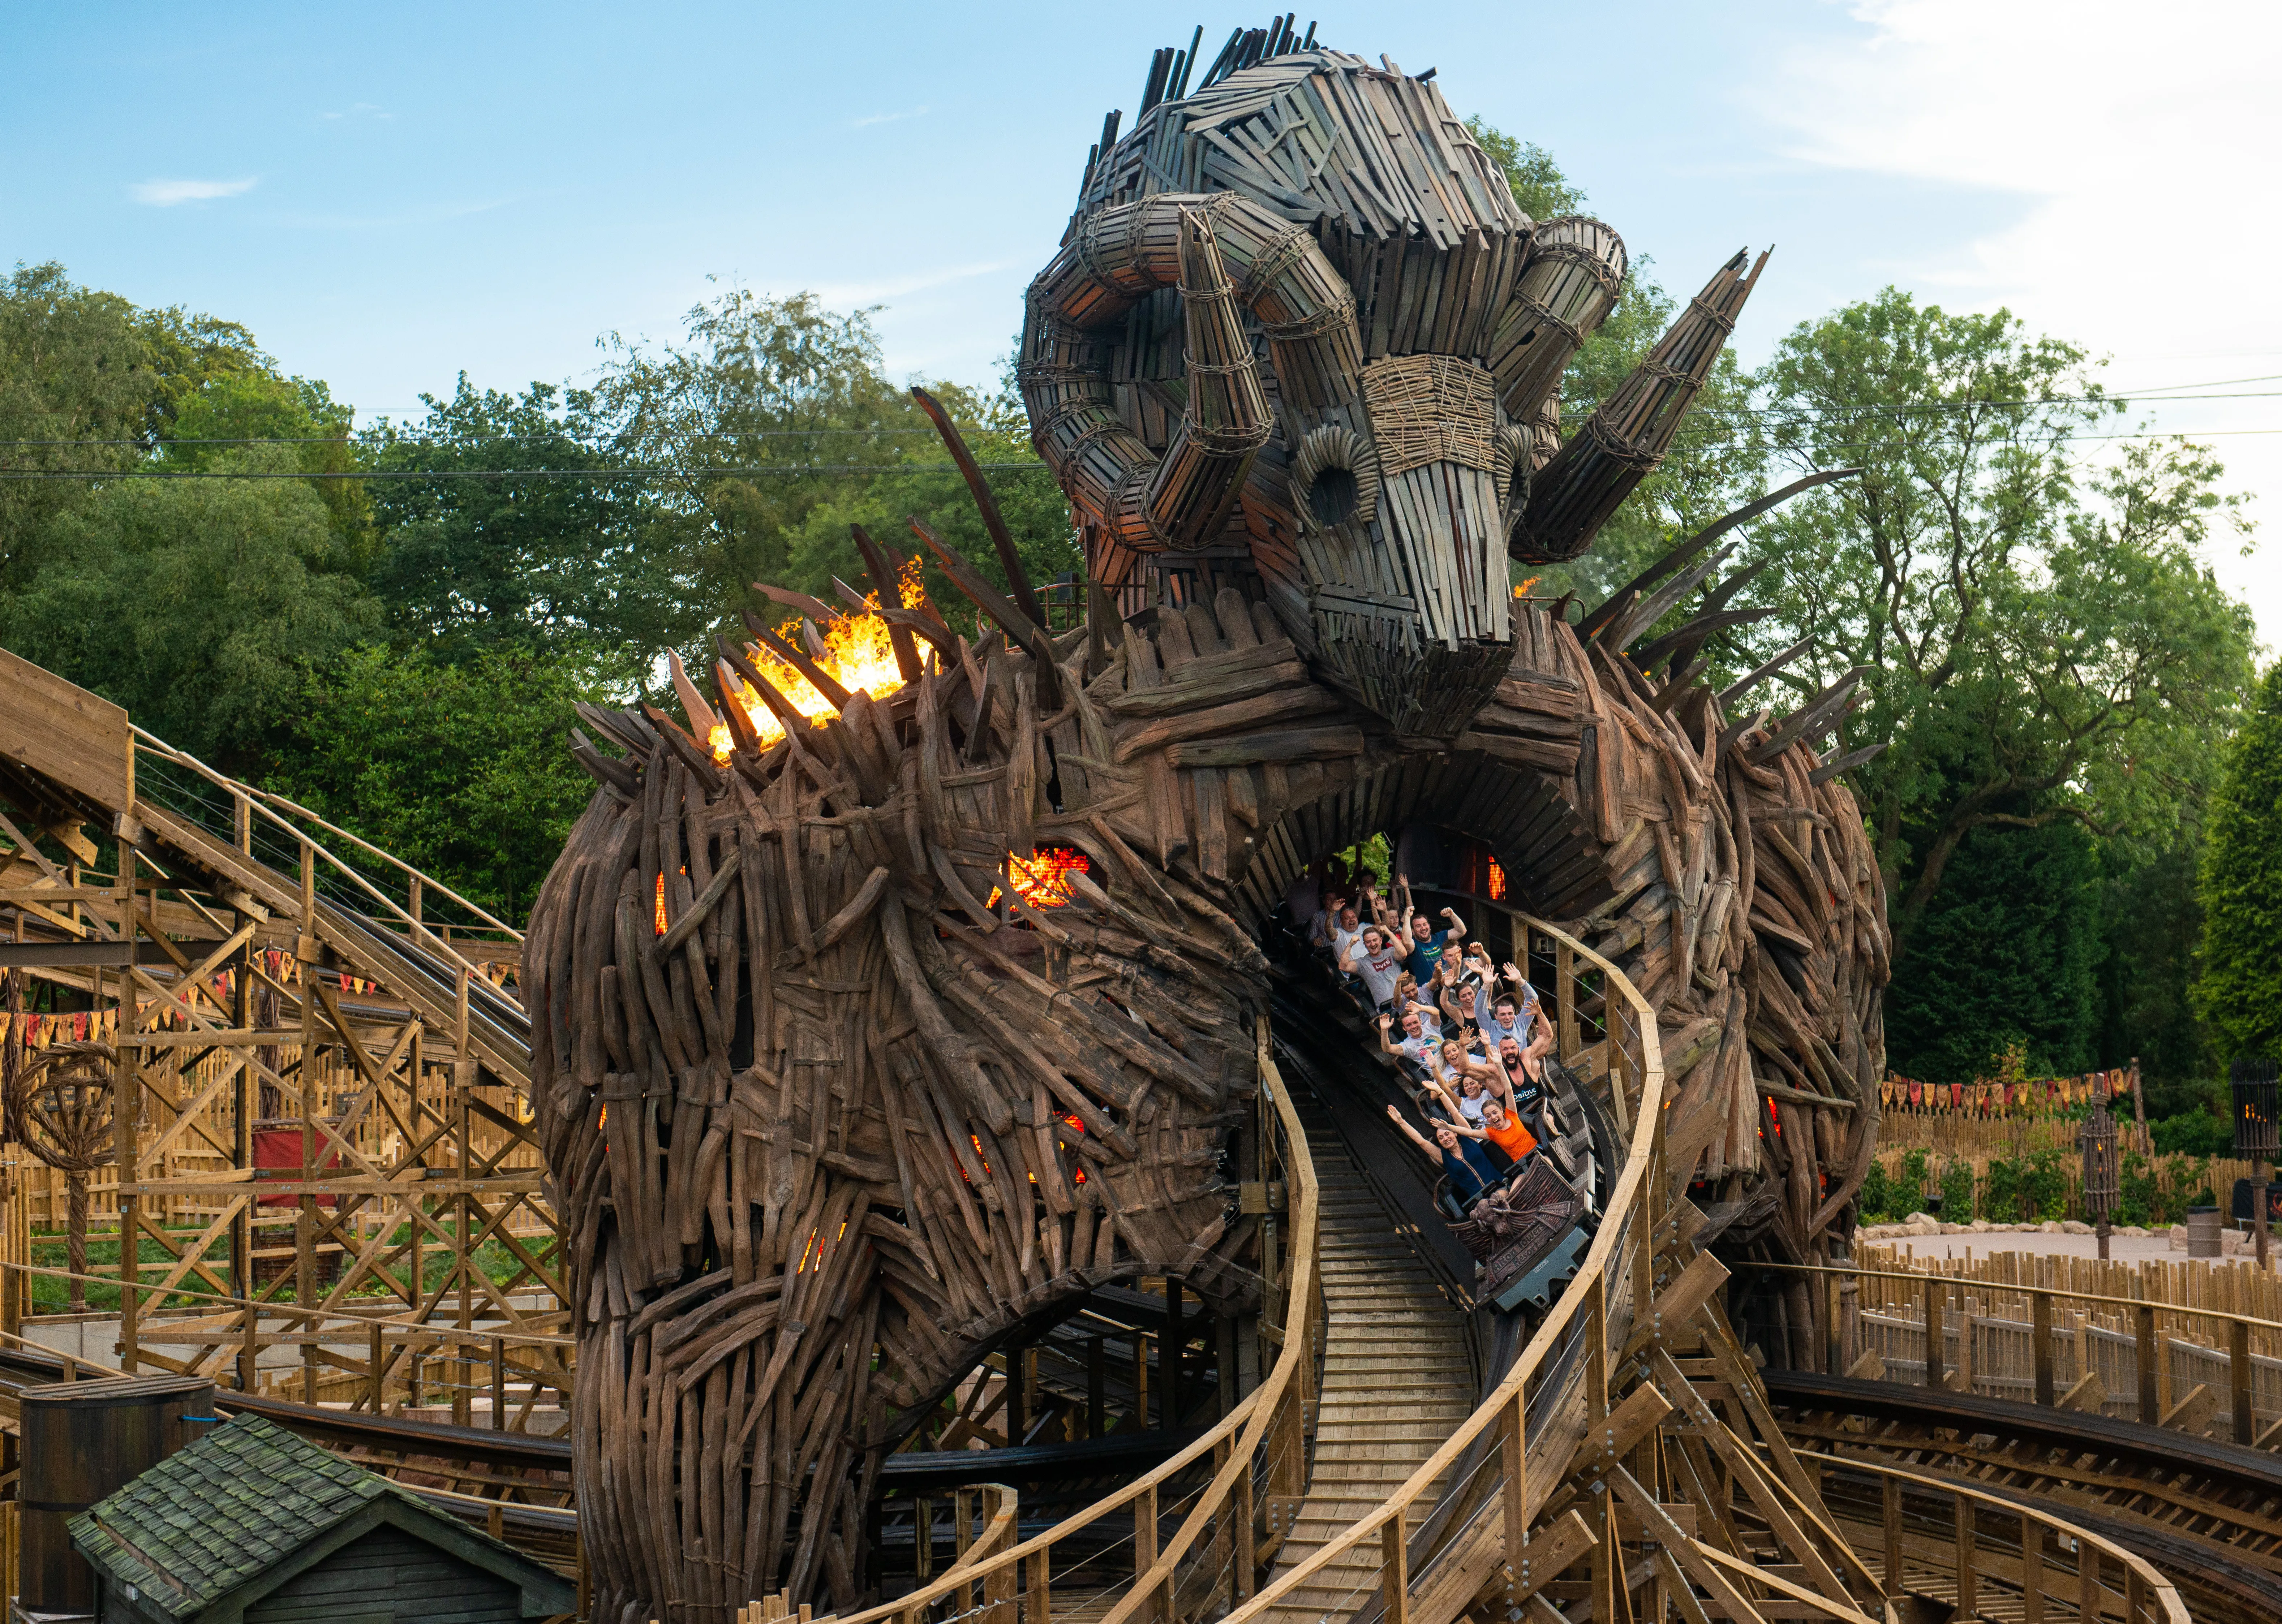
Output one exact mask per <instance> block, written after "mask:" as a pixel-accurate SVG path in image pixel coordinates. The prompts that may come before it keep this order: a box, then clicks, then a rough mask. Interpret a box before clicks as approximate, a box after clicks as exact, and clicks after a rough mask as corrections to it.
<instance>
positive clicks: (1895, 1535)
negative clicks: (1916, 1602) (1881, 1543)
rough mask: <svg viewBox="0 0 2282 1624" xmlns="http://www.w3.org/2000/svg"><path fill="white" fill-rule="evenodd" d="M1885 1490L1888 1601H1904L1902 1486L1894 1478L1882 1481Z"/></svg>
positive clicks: (1883, 1515)
mask: <svg viewBox="0 0 2282 1624" xmlns="http://www.w3.org/2000/svg"><path fill="white" fill-rule="evenodd" d="M1880 1485H1881V1487H1882V1489H1883V1491H1884V1493H1883V1504H1882V1507H1881V1512H1882V1521H1883V1523H1884V1525H1885V1535H1886V1599H1887V1600H1889V1601H1899V1600H1901V1599H1902V1486H1901V1483H1900V1482H1899V1481H1898V1480H1896V1479H1894V1478H1883V1479H1881V1480H1880Z"/></svg>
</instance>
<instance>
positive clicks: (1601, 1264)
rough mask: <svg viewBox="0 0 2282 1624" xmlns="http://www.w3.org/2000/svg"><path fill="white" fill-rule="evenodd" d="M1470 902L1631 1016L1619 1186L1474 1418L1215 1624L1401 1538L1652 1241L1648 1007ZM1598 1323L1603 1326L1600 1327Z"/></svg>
mask: <svg viewBox="0 0 2282 1624" xmlns="http://www.w3.org/2000/svg"><path fill="white" fill-rule="evenodd" d="M1475 901H1478V902H1479V903H1480V905H1481V906H1483V907H1486V908H1493V909H1497V911H1499V912H1501V913H1502V914H1505V915H1506V916H1509V917H1510V918H1513V919H1516V920H1518V921H1520V922H1521V924H1523V926H1524V927H1525V929H1528V930H1533V931H1538V932H1543V933H1544V934H1546V935H1548V936H1550V937H1552V938H1553V939H1554V940H1556V942H1559V943H1560V944H1561V945H1563V946H1564V947H1568V948H1570V949H1571V950H1572V952H1575V953H1577V954H1579V955H1582V956H1583V958H1584V959H1585V960H1586V961H1587V963H1590V964H1592V965H1593V966H1595V968H1597V969H1598V970H1600V971H1602V973H1603V976H1604V978H1605V979H1606V988H1607V990H1608V991H1609V992H1611V993H1614V994H1619V995H1621V997H1622V998H1623V1000H1624V1001H1625V1002H1626V1004H1627V1005H1629V1006H1630V1007H1631V1009H1632V1010H1633V1012H1634V1016H1635V1017H1637V1019H1638V1021H1639V1024H1640V1039H1641V1089H1640V1095H1639V1098H1638V1100H1637V1101H1636V1102H1630V1103H1631V1107H1632V1109H1631V1113H1630V1119H1629V1123H1628V1127H1629V1131H1630V1143H1629V1145H1628V1147H1627V1148H1626V1155H1625V1161H1624V1165H1623V1168H1622V1170H1621V1171H1620V1172H1618V1175H1617V1179H1616V1181H1615V1183H1614V1185H1613V1186H1612V1187H1611V1191H1610V1195H1609V1199H1608V1202H1607V1203H1606V1204H1605V1206H1604V1208H1603V1213H1602V1218H1601V1224H1600V1227H1599V1229H1598V1230H1597V1231H1596V1232H1595V1234H1594V1236H1593V1244H1592V1246H1591V1248H1590V1249H1587V1252H1586V1254H1585V1257H1584V1261H1583V1262H1582V1263H1580V1264H1579V1265H1578V1268H1577V1272H1576V1274H1575V1275H1574V1276H1573V1277H1572V1279H1571V1280H1570V1283H1569V1285H1568V1287H1567V1288H1565V1289H1564V1291H1563V1292H1562V1294H1561V1295H1560V1296H1559V1297H1558V1298H1556V1300H1555V1302H1554V1303H1553V1306H1552V1307H1551V1308H1550V1309H1549V1310H1548V1311H1547V1313H1546V1317H1545V1319H1544V1321H1543V1322H1542V1323H1541V1324H1540V1325H1539V1326H1538V1327H1537V1331H1536V1334H1534V1335H1533V1336H1532V1337H1531V1338H1530V1339H1529V1342H1528V1344H1527V1345H1526V1346H1525V1347H1524V1348H1523V1349H1522V1350H1521V1354H1520V1357H1517V1359H1515V1361H1514V1364H1513V1369H1512V1370H1511V1372H1510V1373H1508V1374H1507V1376H1506V1377H1505V1379H1504V1380H1502V1381H1501V1382H1499V1384H1498V1386H1497V1388H1496V1389H1495V1390H1494V1391H1493V1392H1492V1393H1491V1394H1490V1396H1488V1397H1487V1398H1486V1399H1484V1400H1483V1401H1482V1403H1481V1404H1479V1405H1478V1406H1477V1407H1476V1408H1475V1410H1474V1412H1473V1413H1472V1414H1471V1415H1470V1416H1468V1417H1467V1418H1466V1419H1465V1420H1464V1421H1463V1422H1462V1423H1461V1424H1460V1425H1459V1427H1457V1429H1456V1430H1455V1432H1453V1433H1452V1434H1451V1435H1449V1436H1448V1438H1446V1439H1445V1440H1443V1442H1442V1444H1441V1447H1440V1448H1439V1449H1437V1450H1435V1451H1434V1453H1433V1454H1432V1455H1431V1456H1429V1457H1427V1458H1426V1460H1425V1462H1424V1464H1423V1465H1420V1466H1419V1467H1418V1469H1417V1471H1415V1472H1413V1473H1411V1474H1410V1476H1409V1478H1408V1479H1406V1480H1405V1481H1403V1483H1402V1485H1401V1487H1400V1488H1399V1489H1395V1491H1394V1492H1393V1494H1392V1495H1390V1496H1388V1497H1387V1498H1386V1499H1385V1500H1383V1501H1382V1502H1380V1503H1379V1504H1378V1505H1377V1506H1376V1507H1374V1508H1373V1509H1372V1510H1371V1511H1370V1512H1366V1513H1365V1514H1364V1515H1363V1516H1362V1517H1360V1518H1358V1519H1357V1520H1355V1521H1354V1522H1352V1523H1350V1524H1348V1525H1347V1528H1346V1530H1345V1531H1344V1532H1342V1533H1340V1534H1338V1535H1334V1536H1333V1537H1331V1539H1330V1540H1327V1541H1326V1542H1325V1543H1323V1545H1322V1546H1321V1547H1319V1548H1318V1549H1317V1550H1316V1551H1314V1552H1313V1553H1312V1554H1311V1555H1309V1556H1308V1558H1307V1559H1306V1560H1305V1561H1302V1562H1300V1563H1298V1564H1296V1565H1295V1566H1292V1567H1291V1568H1289V1569H1287V1570H1285V1572H1284V1573H1282V1574H1278V1575H1277V1577H1276V1578H1275V1579H1274V1580H1273V1581H1270V1582H1269V1584H1268V1585H1267V1586H1266V1587H1265V1588H1264V1589H1261V1591H1260V1592H1259V1594H1258V1595H1256V1596H1254V1597H1253V1598H1252V1599H1251V1600H1250V1601H1248V1602H1246V1603H1245V1604H1243V1605H1240V1606H1238V1607H1237V1608H1235V1609H1234V1610H1232V1611H1231V1612H1229V1613H1228V1614H1226V1615H1225V1617H1224V1618H1223V1619H1222V1621H1221V1624H1250V1620H1254V1619H1256V1618H1259V1617H1260V1616H1261V1615H1262V1614H1263V1613H1264V1612H1267V1611H1268V1610H1269V1608H1271V1607H1275V1606H1277V1605H1279V1604H1280V1603H1281V1602H1282V1600H1283V1598H1284V1597H1285V1596H1287V1595H1289V1594H1291V1592H1292V1591H1293V1590H1294V1589H1298V1588H1299V1587H1300V1585H1302V1584H1304V1583H1306V1582H1307V1581H1308V1580H1309V1579H1311V1578H1313V1577H1314V1576H1315V1575H1316V1574H1318V1573H1320V1572H1322V1571H1323V1569H1324V1568H1326V1567H1328V1566H1330V1565H1331V1563H1332V1562H1334V1561H1336V1560H1337V1559H1338V1558H1339V1557H1340V1556H1342V1555H1343V1554H1345V1553H1346V1552H1347V1551H1351V1550H1353V1549H1354V1547H1355V1546H1357V1545H1360V1544H1361V1543H1362V1542H1363V1541H1365V1540H1366V1539H1369V1538H1370V1537H1371V1536H1372V1535H1378V1534H1380V1533H1381V1532H1382V1531H1384V1530H1385V1529H1386V1528H1387V1527H1388V1526H1389V1525H1390V1524H1393V1525H1394V1526H1395V1527H1396V1529H1397V1530H1398V1534H1399V1532H1400V1530H1401V1522H1402V1520H1403V1519H1404V1518H1405V1517H1406V1516H1407V1514H1408V1512H1409V1507H1410V1505H1411V1504H1413V1503H1414V1502H1416V1501H1417V1500H1418V1499H1420V1498H1421V1497H1423V1496H1425V1495H1426V1494H1427V1493H1428V1492H1429V1491H1431V1490H1432V1488H1433V1486H1434V1484H1435V1483H1436V1481H1439V1480H1440V1478H1441V1476H1442V1474H1443V1473H1446V1472H1448V1470H1449V1469H1450V1467H1451V1465H1453V1464H1454V1463H1455V1461H1456V1460H1457V1459H1458V1458H1459V1457H1460V1456H1462V1455H1463V1454H1464V1453H1465V1451H1466V1450H1468V1449H1469V1448H1470V1447H1471V1445H1472V1444H1473V1442H1475V1440H1477V1439H1478V1438H1479V1437H1481V1436H1482V1435H1483V1434H1484V1433H1485V1432H1486V1430H1487V1429H1489V1428H1490V1427H1495V1426H1497V1425H1499V1424H1500V1422H1501V1421H1502V1419H1504V1418H1505V1417H1506V1416H1507V1415H1508V1414H1510V1413H1513V1412H1515V1411H1517V1410H1518V1409H1519V1404H1520V1400H1521V1397H1522V1395H1523V1390H1524V1388H1525V1385H1526V1384H1527V1382H1528V1381H1529V1380H1530V1378H1531V1377H1532V1376H1533V1375H1535V1374H1536V1373H1537V1372H1538V1369H1539V1367H1540V1366H1541V1365H1543V1364H1544V1363H1545V1361H1546V1359H1547V1357H1548V1355H1550V1354H1551V1352H1552V1351H1553V1349H1555V1347H1556V1345H1557V1344H1558V1343H1559V1342H1560V1340H1561V1337H1562V1334H1563V1333H1564V1332H1565V1331H1567V1330H1568V1328H1569V1326H1570V1325H1571V1323H1572V1321H1574V1320H1575V1319H1577V1317H1578V1315H1579V1314H1580V1312H1581V1311H1583V1310H1584V1309H1585V1308H1586V1306H1587V1303H1591V1305H1592V1306H1593V1309H1594V1311H1595V1312H1596V1313H1602V1314H1605V1312H1606V1305H1607V1288H1608V1279H1609V1273H1610V1263H1611V1259H1612V1258H1613V1257H1614V1256H1615V1254H1616V1250H1617V1246H1618V1239H1619V1237H1621V1236H1623V1235H1626V1233H1630V1234H1632V1236H1633V1238H1634V1244H1635V1245H1643V1246H1645V1245H1649V1244H1652V1242H1653V1237H1652V1236H1651V1235H1649V1233H1648V1226H1647V1225H1646V1224H1642V1225H1640V1226H1637V1227H1635V1226H1633V1225H1632V1224H1630V1223H1628V1222H1627V1219H1629V1218H1632V1217H1634V1215H1635V1209H1636V1208H1637V1209H1638V1210H1639V1216H1642V1217H1645V1216H1646V1209H1647V1203H1648V1201H1649V1197H1650V1195H1652V1194H1653V1192H1652V1189H1651V1187H1650V1183H1649V1169H1650V1167H1651V1166H1652V1165H1653V1164H1654V1163H1655V1160H1656V1156H1657V1138H1658V1135H1659V1133H1660V1132H1661V1130H1662V1127H1663V1120H1664V1110H1663V1105H1664V1083H1665V1077H1664V1049H1663V1045H1662V1044H1661V1042H1660V1041H1659V1040H1658V1038H1657V1020H1656V1011H1655V1009H1653V1008H1652V1007H1651V1006H1650V1005H1649V1001H1648V1000H1647V999H1646V998H1644V997H1642V994H1641V992H1640V989H1639V988H1638V987H1635V986H1634V985H1633V984H1632V981H1631V979H1630V978H1628V977H1626V974H1625V973H1624V971H1621V970H1618V968H1617V967H1616V966H1615V965H1614V964H1612V963H1610V962H1609V961H1608V960H1607V959H1605V958H1603V957H1602V956H1601V955H1599V954H1597V953H1595V952H1594V951H1593V950H1592V949H1591V948H1590V947H1587V946H1585V944H1584V943H1583V942H1581V941H1579V940H1577V939H1576V938H1575V937H1573V936H1571V935H1569V934H1568V933H1567V932H1564V931H1563V930H1561V929H1560V928H1558V927H1557V926H1556V925H1553V924H1548V923H1546V922H1545V921H1544V920H1541V919H1538V918H1536V917H1534V916H1532V915H1529V914H1525V913H1523V912H1522V911H1521V910H1519V909H1513V908H1508V907H1506V906H1505V905H1504V904H1502V903H1499V902H1491V901H1486V900H1484V899H1480V898H1477V899H1475ZM1610 1035H1611V1038H1612V1039H1613V1038H1615V1037H1616V1036H1617V1033H1616V1032H1615V1031H1614V1029H1613V1027H1612V1028H1611V1032H1610ZM1610 1078H1611V1088H1610V1092H1611V1095H1612V1096H1613V1097H1614V1098H1615V1100H1616V1102H1617V1103H1618V1109H1619V1111H1620V1112H1621V1111H1622V1110H1623V1109H1624V1107H1625V1105H1626V1102H1624V1101H1623V1099H1622V1094H1623V1080H1624V1079H1623V1074H1622V1072H1621V1071H1619V1070H1618V1069H1615V1068H1612V1069H1611V1072H1610ZM1603 1323H1604V1324H1605V1320H1604V1321H1603ZM1603 1374H1604V1373H1603ZM1597 1379H1600V1378H1599V1377H1598V1376H1596V1375H1593V1374H1588V1376H1587V1380H1597ZM1388 1543H1389V1544H1392V1545H1396V1546H1399V1545H1400V1544H1401V1543H1402V1542H1401V1539H1400V1537H1398V1538H1397V1539H1395V1540H1392V1541H1389V1542H1388Z"/></svg>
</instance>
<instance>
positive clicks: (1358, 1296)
mask: <svg viewBox="0 0 2282 1624" xmlns="http://www.w3.org/2000/svg"><path fill="white" fill-rule="evenodd" d="M1308 1151H1309V1153H1310V1154H1311V1155H1312V1156H1314V1158H1315V1163H1316V1178H1317V1179H1318V1180H1319V1181H1320V1187H1321V1190H1322V1195H1321V1204H1320V1207H1319V1209H1318V1210H1319V1211H1320V1214H1321V1221H1322V1226H1323V1228H1322V1234H1323V1265H1322V1266H1323V1300H1324V1307H1325V1309H1326V1314H1325V1319H1324V1351H1323V1393H1322V1397H1321V1399H1320V1409H1319V1411H1318V1414H1317V1419H1316V1470H1315V1474H1314V1477H1313V1479H1312V1480H1311V1481H1310V1484H1309V1493H1308V1497H1307V1499H1306V1500H1305V1501H1304V1502H1303V1503H1302V1504H1301V1505H1300V1511H1299V1514H1298V1516H1297V1518H1296V1519H1295V1520H1294V1522H1293V1525H1292V1534H1291V1536H1290V1537H1289V1538H1288V1539H1287V1540H1286V1541H1285V1543H1284V1546H1283V1549H1282V1550H1281V1551H1278V1552H1277V1572H1279V1573H1280V1572H1282V1571H1283V1570H1284V1569H1285V1568H1288V1567H1291V1566H1296V1565H1297V1564H1298V1563H1300V1562H1301V1561H1303V1560H1305V1559H1306V1558H1308V1557H1310V1556H1312V1555H1314V1554H1315V1552H1316V1551H1318V1550H1320V1549H1321V1548H1322V1547H1323V1544H1324V1543H1327V1542H1328V1541H1329V1540H1331V1538H1332V1537H1333V1536H1335V1535H1338V1534H1339V1532H1341V1531H1342V1530H1343V1529H1345V1528H1346V1527H1347V1526H1348V1525H1349V1524H1350V1523H1352V1522H1354V1520H1356V1519H1357V1518H1359V1517H1362V1516H1363V1515H1364V1514H1365V1513H1367V1512H1370V1509H1371V1508H1372V1507H1373V1506H1375V1505H1378V1504H1380V1503H1381V1502H1382V1501H1384V1500H1385V1498H1386V1497H1387V1496H1389V1495H1391V1494H1393V1492H1394V1491H1395V1489H1398V1488H1400V1487H1401V1483H1402V1481H1403V1480H1404V1479H1405V1478H1407V1477H1409V1475H1410V1474H1411V1473H1413V1472H1414V1471H1416V1470H1417V1468H1418V1466H1419V1465H1420V1463H1421V1462H1423V1461H1424V1460H1425V1458H1427V1457H1428V1456H1429V1455H1431V1454H1432V1453H1433V1452H1434V1450H1435V1448H1436V1446H1437V1445H1439V1444H1440V1442H1441V1441H1442V1440H1443V1439H1444V1438H1446V1437H1448V1435H1449V1434H1450V1432H1451V1430H1452V1429H1453V1428H1455V1427H1456V1426H1457V1425H1458V1424H1459V1423H1460V1422H1461V1421H1463V1420H1464V1419H1466V1417H1467V1416H1468V1415H1469V1414H1471V1412H1472V1411H1473V1407H1474V1399H1475V1394H1474V1379H1473V1372H1472V1366H1471V1361H1470V1359H1469V1358H1468V1357H1467V1351H1466V1336H1465V1332H1466V1326H1465V1320H1464V1319H1463V1316H1462V1315H1461V1314H1460V1313H1459V1311H1458V1310H1457V1309H1456V1308H1455V1306H1454V1305H1453V1304H1452V1303H1450V1302H1449V1301H1448V1299H1447V1298H1446V1297H1444V1296H1443V1295H1442V1294H1441V1292H1440V1290H1438V1289H1437V1288H1435V1286H1434V1283H1433V1281H1432V1279H1431V1278H1430V1277H1429V1275H1428V1274H1427V1272H1426V1270H1425V1268H1424V1265H1423V1264H1421V1262H1420V1260H1419V1257H1418V1255H1417V1253H1416V1252H1414V1251H1413V1250H1412V1249H1410V1246H1409V1242H1407V1241H1405V1240H1404V1239H1403V1238H1402V1236H1401V1234H1400V1233H1397V1231H1396V1229H1395V1220H1394V1219H1393V1218H1391V1217H1389V1216H1388V1215H1387V1213H1386V1211H1385V1209H1383V1208H1382V1207H1381V1206H1380V1205H1379V1203H1378V1198H1377V1197H1376V1196H1375V1195H1372V1194H1371V1190H1370V1186H1369V1185H1368V1184H1366V1183H1365V1182H1364V1180H1363V1177H1362V1172H1360V1171H1359V1170H1358V1169H1357V1168H1356V1166H1355V1164H1354V1161H1353V1159H1352V1158H1351V1157H1350V1156H1349V1155H1348V1153H1347V1146H1346V1144H1345V1142H1344V1141H1341V1140H1340V1138H1339V1135H1338V1134H1337V1133H1335V1132H1333V1131H1332V1130H1331V1127H1330V1126H1329V1125H1325V1124H1323V1123H1322V1122H1321V1121H1320V1120H1317V1121H1311V1122H1310V1123H1309V1124H1308ZM1436 1492H1439V1486H1437V1490H1436ZM1433 1498H1434V1496H1433V1495H1432V1494H1429V1495H1427V1496H1424V1498H1422V1499H1421V1500H1420V1501H1419V1502H1417V1504H1415V1505H1414V1506H1413V1507H1412V1514H1413V1515H1414V1516H1424V1514H1425V1512H1426V1511H1427V1510H1428V1509H1429V1507H1431V1506H1432V1504H1433ZM1378 1557H1379V1552H1378V1542H1377V1541H1376V1540H1372V1541H1368V1542H1366V1543H1364V1544H1363V1545H1359V1546H1357V1547H1356V1548H1355V1549H1354V1550H1353V1551H1349V1552H1347V1553H1346V1554H1345V1555H1344V1556H1343V1557H1342V1558H1340V1559H1339V1561H1336V1562H1334V1563H1333V1564H1332V1565H1331V1566H1329V1567H1327V1568H1325V1569H1323V1571H1322V1572H1320V1573H1318V1574H1316V1575H1315V1577H1314V1579H1313V1581H1311V1582H1310V1583H1308V1584H1306V1585H1303V1586H1301V1587H1300V1589H1297V1590H1295V1591H1293V1592H1292V1597H1291V1598H1290V1605H1286V1606H1285V1607H1284V1608H1283V1609H1281V1610H1280V1611H1279V1612H1277V1614H1276V1617H1277V1620H1279V1624H1319V1620H1337V1619H1343V1618H1347V1617H1348V1616H1350V1615H1351V1614H1353V1613H1354V1611H1355V1610H1356V1609H1357V1608H1358V1607H1360V1606H1362V1605H1364V1604H1365V1603H1367V1602H1369V1601H1370V1599H1371V1598H1372V1597H1375V1596H1376V1595H1377V1594H1378Z"/></svg>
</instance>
